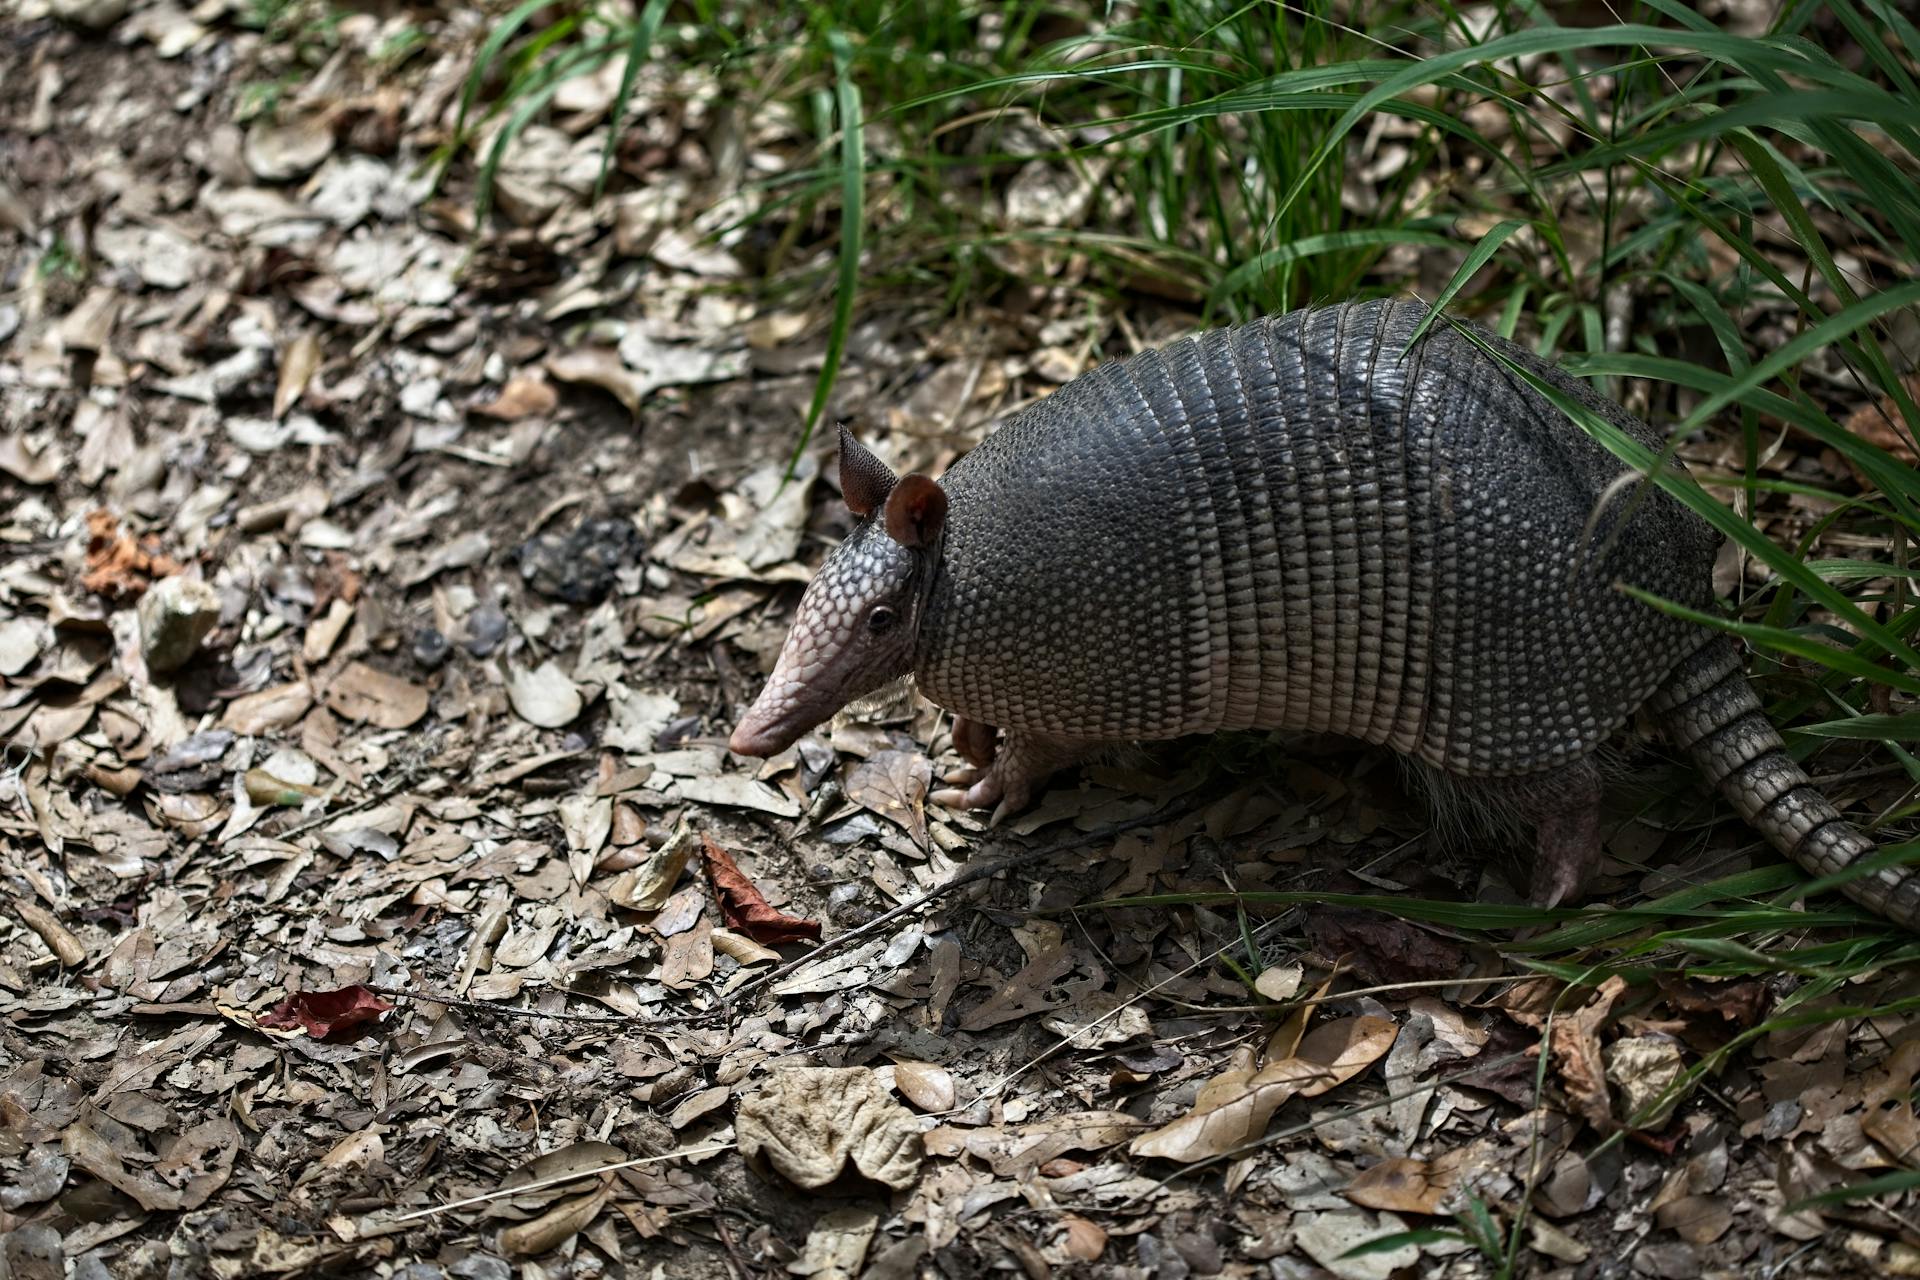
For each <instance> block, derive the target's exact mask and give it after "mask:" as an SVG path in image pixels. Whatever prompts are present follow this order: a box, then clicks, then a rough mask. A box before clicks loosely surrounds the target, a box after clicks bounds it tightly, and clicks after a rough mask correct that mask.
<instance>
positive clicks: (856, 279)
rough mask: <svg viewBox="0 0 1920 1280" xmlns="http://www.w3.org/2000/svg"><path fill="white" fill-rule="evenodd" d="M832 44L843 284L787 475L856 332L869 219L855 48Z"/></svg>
mask: <svg viewBox="0 0 1920 1280" xmlns="http://www.w3.org/2000/svg"><path fill="white" fill-rule="evenodd" d="M827 38H828V42H829V44H830V45H831V47H832V49H833V66H834V102H835V105H836V108H837V111H838V115H839V123H840V282H839V285H838V288H837V289H836V291H835V293H834V299H833V325H832V328H831V329H830V330H829V331H828V334H827V352H826V358H825V360H824V361H823V362H822V363H821V366H820V376H819V378H818V379H817V380H816V381H815V382H814V384H813V401H812V403H810V404H809V405H808V406H807V421H806V425H805V426H804V427H803V428H802V429H801V432H800V443H799V444H797V445H796V446H794V450H793V458H792V459H791V461H790V462H789V464H788V475H789V476H791V475H792V469H793V467H794V466H795V465H797V464H798V463H799V461H800V455H801V454H803V453H805V452H806V448H807V444H808V443H809V442H810V441H811V440H812V439H813V429H814V427H815V426H816V425H817V424H818V423H819V421H820V415H821V413H823V412H824V411H825V410H826V407H827V397H828V396H829V395H831V394H832V393H833V385H834V382H835V380H836V379H838V377H839V376H840V361H841V359H842V358H843V357H844V356H845V355H846V351H847V335H848V333H850V332H851V331H852V329H853V304H854V298H855V296H856V294H857V293H858V292H859V288H860V245H861V239H862V235H861V233H862V229H863V223H864V220H865V216H866V213H865V209H866V191H867V161H866V146H865V133H864V129H865V126H864V122H863V120H862V118H861V114H860V111H861V104H860V90H859V87H858V86H857V85H855V84H854V82H853V75H852V71H851V64H852V60H853V52H852V46H851V45H850V44H849V43H848V41H847V37H846V36H845V35H844V34H843V33H841V32H838V31H835V32H833V33H831V34H830V35H829V36H828V37H827Z"/></svg>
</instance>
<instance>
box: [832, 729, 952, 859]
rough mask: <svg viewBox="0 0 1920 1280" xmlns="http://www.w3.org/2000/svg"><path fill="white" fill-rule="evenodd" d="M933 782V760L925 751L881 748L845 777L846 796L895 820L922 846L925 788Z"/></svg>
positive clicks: (890, 820)
mask: <svg viewBox="0 0 1920 1280" xmlns="http://www.w3.org/2000/svg"><path fill="white" fill-rule="evenodd" d="M932 781H933V763H932V761H930V760H928V759H927V756H926V753H925V752H921V751H892V750H889V751H881V752H877V753H876V754H875V755H874V756H873V758H872V759H870V760H866V761H863V762H862V763H861V764H860V767H859V768H857V769H855V770H854V771H853V773H852V774H851V776H849V777H848V778H847V786H846V790H847V799H849V800H851V801H853V802H854V803H855V804H857V805H860V806H861V807H862V808H865V809H869V810H871V811H873V812H874V813H877V814H879V815H880V816H881V817H883V818H885V819H887V820H888V821H889V822H895V823H898V824H899V825H900V826H901V827H902V828H903V829H904V830H905V831H906V833H907V834H908V835H910V836H912V837H913V842H914V843H915V844H917V845H919V846H920V847H921V848H923V849H924V848H926V845H927V787H928V785H929V784H930V783H931V782H932Z"/></svg>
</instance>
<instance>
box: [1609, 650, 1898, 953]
mask: <svg viewBox="0 0 1920 1280" xmlns="http://www.w3.org/2000/svg"><path fill="white" fill-rule="evenodd" d="M1647 705H1648V707H1649V709H1651V710H1652V711H1653V712H1654V713H1655V714H1656V715H1657V716H1658V717H1659V718H1660V721H1661V723H1662V725H1663V727H1664V728H1665V729H1666V731H1667V734H1668V736H1669V737H1671V738H1672V739H1673V741H1674V742H1675V743H1676V744H1677V745H1679V746H1682V747H1685V748H1686V749H1687V750H1688V751H1689V752H1690V753H1691V754H1692V755H1693V759H1694V763H1695V764H1696V765H1697V766H1698V767H1699V769H1700V771H1701V772H1702V773H1704V774H1706V775H1707V778H1708V780H1709V781H1710V782H1712V783H1713V785H1714V786H1716V787H1718V788H1719V789H1720V792H1721V794H1722V795H1724V796H1726V798H1727V799H1728V801H1729V802H1731V803H1732V805H1733V807H1734V808H1735V809H1738V810H1739V811H1740V816H1742V817H1743V818H1745V819H1746V820H1747V821H1748V822H1749V823H1751V824H1752V825H1753V828H1754V830H1756V831H1758V832H1759V833H1760V834H1761V835H1763V836H1765V837H1766V838H1767V843H1769V844H1771V845H1772V846H1773V847H1774V848H1776V849H1778V850H1779V851H1780V852H1781V853H1784V854H1786V855H1787V856H1788V857H1789V858H1792V859H1793V860H1794V861H1795V862H1797V863H1799V864H1800V865H1801V867H1803V868H1804V869H1805V870H1806V871H1807V872H1808V873H1809V874H1811V875H1815V876H1828V875H1832V874H1833V873H1835V872H1837V871H1842V870H1844V869H1845V868H1847V867H1849V866H1851V865H1852V864H1853V863H1854V862H1855V861H1857V860H1859V859H1860V858H1863V857H1866V856H1867V855H1869V854H1871V853H1872V852H1873V848H1874V846H1873V841H1871V840H1869V839H1867V838H1866V837H1865V836H1863V835H1861V834H1860V833H1859V832H1858V831H1856V830H1854V829H1853V826H1852V824H1850V823H1849V822H1847V820H1846V819H1844V818H1842V817H1841V816H1840V811H1839V810H1837V809H1835V808H1834V807H1833V805H1832V803H1831V802H1830V801H1828V799H1827V798H1826V797H1825V796H1823V795H1821V794H1820V793H1819V792H1818V791H1816V790H1814V787H1813V784H1812V783H1811V782H1809V781H1808V780H1807V775H1806V774H1805V773H1804V772H1803V771H1802V770H1801V768H1800V766H1799V765H1798V764H1795V763H1794V761H1793V757H1791V756H1789V755H1788V754H1787V752H1786V744H1785V743H1783V742H1781V740H1780V734H1779V733H1778V732H1777V731H1776V730H1775V729H1774V727H1773V724H1772V722H1771V721H1769V720H1768V719H1767V714H1766V712H1765V711H1764V710H1763V709H1762V708H1761V706H1760V699H1759V697H1758V696H1757V695H1756V694H1755V693H1754V691H1753V686H1752V685H1750V684H1748V683H1747V675H1746V670H1745V667H1744V665H1743V663H1742V662H1741V655H1740V647H1739V645H1738V644H1737V643H1736V642H1735V641H1734V640H1733V639H1732V638H1731V637H1727V636H1720V637H1717V638H1716V639H1714V640H1713V641H1712V642H1711V643H1709V644H1708V645H1706V646H1705V647H1704V648H1702V649H1701V650H1700V651H1699V652H1698V653H1696V654H1694V655H1693V656H1692V657H1690V658H1688V659H1687V660H1686V661H1685V662H1682V663H1681V664H1680V665H1679V666H1678V667H1677V668H1675V669H1674V672H1673V674H1672V675H1671V676H1669V677H1668V679H1667V683H1666V684H1665V685H1664V686H1663V687H1662V688H1661V689H1660V691H1659V692H1658V693H1656V694H1655V695H1654V696H1653V698H1652V699H1651V700H1650V701H1649V702H1648V704H1647ZM1843 891H1844V892H1845V893H1846V895H1847V896H1848V897H1850V898H1852V899H1853V900H1854V901H1855V902H1858V903H1861V904H1862V905H1863V906H1866V907H1868V908H1870V909H1871V910H1873V911H1875V912H1878V913H1879V914H1880V915H1883V916H1885V917H1886V918H1887V919H1889V920H1892V921H1894V922H1896V923H1898V924H1903V925H1906V926H1907V927H1908V928H1912V929H1920V868H1915V867H1904V866H1901V867H1882V868H1880V869H1878V870H1876V871H1873V872H1870V873H1868V874H1867V875H1863V876H1857V877H1855V878H1854V879H1852V880H1849V881H1848V882H1847V883H1846V885H1845V887H1844V890H1843Z"/></svg>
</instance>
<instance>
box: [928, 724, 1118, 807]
mask: <svg viewBox="0 0 1920 1280" xmlns="http://www.w3.org/2000/svg"><path fill="white" fill-rule="evenodd" d="M961 725H965V726H967V730H968V734H967V736H968V742H967V743H966V744H965V745H963V744H962V742H961ZM992 734H993V729H992V727H991V726H989V725H982V724H980V723H978V722H977V721H970V720H963V721H960V722H959V723H958V724H956V725H955V726H954V746H955V747H956V749H958V750H959V751H960V753H961V754H962V755H964V756H966V758H967V759H969V760H973V759H975V758H976V756H975V750H978V749H979V746H980V738H981V736H982V735H984V736H985V738H986V742H987V744H988V745H987V746H986V749H985V750H984V752H982V754H984V755H985V756H986V757H987V758H988V759H989V760H991V761H992V763H991V764H990V765H988V767H987V769H986V771H985V772H984V773H981V774H979V776H978V777H977V778H973V779H971V782H972V785H971V786H968V787H966V788H965V789H964V790H962V789H961V788H959V787H955V788H953V789H951V790H945V791H936V792H934V793H933V795H932V796H931V797H930V798H931V799H932V800H933V801H934V802H935V803H936V804H944V805H947V806H949V807H951V808H955V809H985V808H987V807H989V806H992V807H993V822H995V823H998V822H999V821H1000V820H1001V819H1002V818H1005V817H1006V816H1007V815H1009V814H1013V813H1018V812H1019V811H1020V810H1022V809H1024V808H1026V807H1027V806H1028V805H1029V804H1030V803H1032V801H1033V797H1034V794H1035V793H1036V792H1037V791H1038V790H1039V789H1040V784H1042V783H1043V782H1045V781H1046V780H1047V779H1048V778H1049V777H1050V776H1052V775H1053V774H1054V773H1055V772H1057V771H1058V770H1060V769H1064V768H1066V767H1067V766H1068V765H1070V764H1072V763H1074V762H1075V761H1077V760H1084V759H1085V758H1086V757H1088V756H1090V755H1092V754H1093V753H1094V752H1095V751H1098V750H1099V749H1100V748H1101V747H1102V746H1103V745H1105V744H1103V743H1098V742H1087V741H1085V740H1082V739H1072V738H1050V737H1047V736H1046V735H1045V734H1039V733H1034V732H1032V731H1030V730H1026V729H1007V730H1004V731H1002V735H1001V740H1000V743H999V749H998V750H994V748H993V746H992ZM970 748H971V749H970ZM955 780H956V781H958V780H959V779H955Z"/></svg>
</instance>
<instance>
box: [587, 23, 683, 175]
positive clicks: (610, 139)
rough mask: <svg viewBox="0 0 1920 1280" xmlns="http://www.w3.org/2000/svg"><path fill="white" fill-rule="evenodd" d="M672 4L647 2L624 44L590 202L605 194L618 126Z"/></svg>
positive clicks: (611, 166)
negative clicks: (623, 60) (624, 55)
mask: <svg viewBox="0 0 1920 1280" xmlns="http://www.w3.org/2000/svg"><path fill="white" fill-rule="evenodd" d="M671 3H672V0H647V7H646V8H644V9H642V10H641V11H640V18H639V20H638V21H636V22H635V23H634V24H633V36H632V38H631V39H630V40H628V42H627V65H626V66H625V67H624V68H622V69H621V72H620V88H619V89H618V90H617V91H615V93H614V95H613V110H612V114H611V116H610V117H609V118H608V120H607V149H606V150H605V151H603V152H602V153H601V155H600V176H599V177H597V178H595V179H594V181H593V198H594V199H595V200H598V199H599V198H600V197H601V196H602V195H604V194H605V193H606V189H607V175H608V174H609V173H611V172H612V171H613V156H614V152H615V151H616V150H617V149H618V148H619V146H620V125H621V124H622V123H623V122H624V121H625V120H626V118H627V105H628V103H630V102H631V101H632V100H633V82H634V81H635V80H636V79H638V78H639V75H640V66H641V64H642V63H644V62H645V61H646V60H647V58H648V56H649V55H650V54H651V53H652V52H653V38H654V36H655V35H657V34H659V31H660V22H661V20H662V19H663V18H665V17H666V16H667V8H668V6H669V5H670V4H671Z"/></svg>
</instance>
